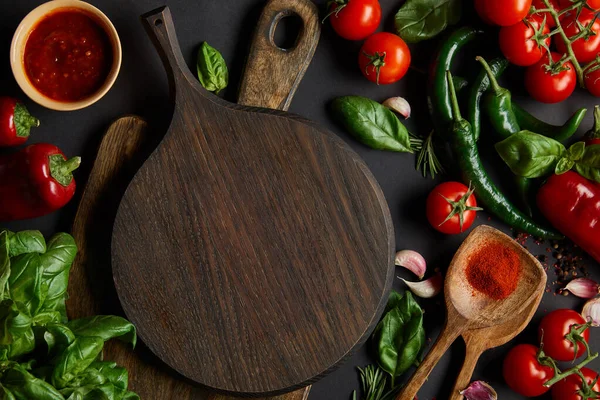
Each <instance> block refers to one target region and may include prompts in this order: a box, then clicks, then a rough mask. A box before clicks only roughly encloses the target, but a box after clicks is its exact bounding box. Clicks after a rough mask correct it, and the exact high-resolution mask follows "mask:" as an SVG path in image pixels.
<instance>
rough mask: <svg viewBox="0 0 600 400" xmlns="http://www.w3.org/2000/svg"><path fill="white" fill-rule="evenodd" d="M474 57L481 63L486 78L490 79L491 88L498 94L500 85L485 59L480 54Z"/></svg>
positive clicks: (500, 88)
mask: <svg viewBox="0 0 600 400" xmlns="http://www.w3.org/2000/svg"><path fill="white" fill-rule="evenodd" d="M475 59H476V60H477V61H479V62H480V63H481V65H482V66H483V69H484V70H485V73H486V74H487V76H488V79H489V80H490V85H491V86H492V90H493V91H494V93H496V94H500V91H501V90H502V87H501V86H500V85H499V84H498V81H497V80H496V77H495V76H494V72H493V71H492V69H491V68H490V66H489V64H488V63H487V61H485V59H484V58H483V57H481V56H477V57H475Z"/></svg>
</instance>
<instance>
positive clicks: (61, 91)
mask: <svg viewBox="0 0 600 400" xmlns="http://www.w3.org/2000/svg"><path fill="white" fill-rule="evenodd" d="M112 62H113V53H112V46H111V44H110V38H109V37H108V34H107V33H106V31H105V30H104V29H103V28H102V26H101V25H100V24H99V23H98V22H97V21H96V20H95V19H94V17H92V16H90V15H88V14H87V13H86V12H85V11H83V10H80V9H76V8H63V9H58V10H56V11H55V12H53V13H51V14H49V15H46V16H45V17H44V18H42V19H41V20H40V21H39V22H38V23H37V25H36V26H35V27H34V28H33V30H32V31H31V33H30V34H29V37H28V38H27V44H26V45H25V55H24V64H25V71H26V73H27V77H28V78H29V80H30V81H31V83H32V84H33V86H35V88H36V89H37V90H38V91H39V92H40V93H42V94H43V95H45V96H47V97H49V98H51V99H53V100H57V101H62V102H73V101H78V100H82V99H85V98H87V97H90V96H91V95H93V94H94V93H95V92H96V91H98V89H100V87H101V86H102V84H103V83H104V82H105V81H106V78H107V76H108V73H109V72H110V69H111V66H112Z"/></svg>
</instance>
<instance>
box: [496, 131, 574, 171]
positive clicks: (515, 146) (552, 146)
mask: <svg viewBox="0 0 600 400" xmlns="http://www.w3.org/2000/svg"><path fill="white" fill-rule="evenodd" d="M496 151H497V152H498V154H499V155H500V157H502V159H503V160H504V162H505V163H506V164H507V165H508V166H509V167H510V169H511V170H512V171H513V172H514V173H515V174H516V175H518V176H523V177H525V178H539V177H542V176H544V175H548V174H550V173H552V172H554V169H555V168H556V164H557V163H558V161H559V160H560V159H561V158H563V157H565V156H566V154H567V150H566V149H565V146H563V145H562V143H560V142H558V141H556V140H554V139H552V138H549V137H546V136H542V135H539V134H537V133H533V132H530V131H521V132H518V133H515V134H514V135H511V136H509V137H508V138H506V139H504V140H503V141H501V142H499V143H496Z"/></svg>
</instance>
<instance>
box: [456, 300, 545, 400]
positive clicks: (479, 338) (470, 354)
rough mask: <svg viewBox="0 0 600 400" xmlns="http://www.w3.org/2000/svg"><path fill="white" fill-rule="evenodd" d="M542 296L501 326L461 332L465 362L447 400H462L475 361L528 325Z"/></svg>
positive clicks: (473, 369)
mask: <svg viewBox="0 0 600 400" xmlns="http://www.w3.org/2000/svg"><path fill="white" fill-rule="evenodd" d="M543 294H544V292H543V291H542V292H541V293H540V294H539V295H538V297H537V299H535V300H533V301H532V302H531V304H530V305H529V306H528V307H527V308H525V309H524V310H523V311H521V313H520V314H518V315H516V316H515V317H514V318H510V319H509V320H508V321H506V322H504V323H503V324H500V325H496V326H490V327H487V328H480V329H473V330H468V331H465V332H463V334H462V337H463V339H464V341H465V345H466V351H465V361H464V362H463V365H462V368H461V369H460V372H459V374H458V377H457V378H456V382H455V383H454V388H453V389H452V392H451V393H450V399H449V400H461V399H463V398H464V396H463V395H462V394H460V392H461V391H462V390H464V389H465V388H466V387H467V386H469V383H470V382H471V377H472V376H473V371H475V367H476V366H477V361H479V357H481V355H482V354H483V352H484V351H486V350H489V349H493V348H494V347H498V346H502V345H504V344H506V343H508V342H510V341H511V340H512V339H513V338H515V337H516V336H517V335H518V334H519V333H521V332H522V331H523V329H525V327H526V326H527V325H529V322H530V321H531V318H533V315H534V314H535V312H536V310H537V308H538V306H539V305H540V301H542V297H543Z"/></svg>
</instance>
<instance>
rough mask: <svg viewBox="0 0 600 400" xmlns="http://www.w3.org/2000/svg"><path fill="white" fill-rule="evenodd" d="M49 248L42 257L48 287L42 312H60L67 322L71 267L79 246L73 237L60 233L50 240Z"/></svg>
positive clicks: (45, 281)
mask: <svg viewBox="0 0 600 400" xmlns="http://www.w3.org/2000/svg"><path fill="white" fill-rule="evenodd" d="M47 247H48V248H47V250H46V253H44V254H43V255H41V256H40V258H41V263H42V268H43V281H44V284H45V285H46V286H47V287H48V291H47V295H46V297H45V300H44V303H43V305H42V310H43V311H58V312H60V314H61V316H62V320H63V322H66V320H67V313H66V307H65V300H66V297H67V285H68V284H69V272H70V270H71V265H72V264H73V260H75V256H76V255H77V245H76V244H75V239H73V237H72V236H71V235H69V234H67V233H58V234H56V235H54V236H52V237H51V238H50V240H49V241H48V246H47Z"/></svg>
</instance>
